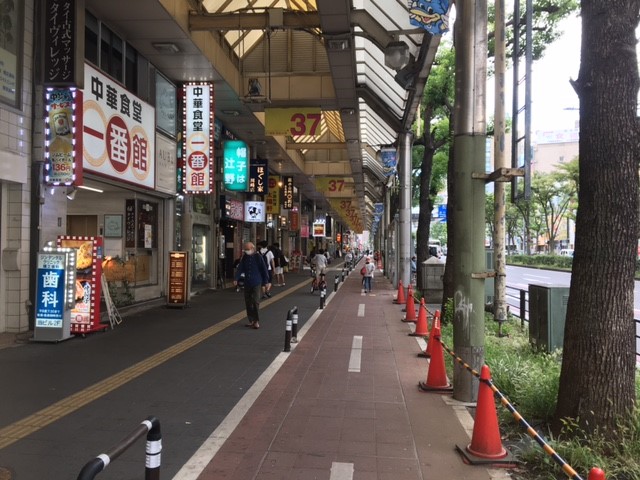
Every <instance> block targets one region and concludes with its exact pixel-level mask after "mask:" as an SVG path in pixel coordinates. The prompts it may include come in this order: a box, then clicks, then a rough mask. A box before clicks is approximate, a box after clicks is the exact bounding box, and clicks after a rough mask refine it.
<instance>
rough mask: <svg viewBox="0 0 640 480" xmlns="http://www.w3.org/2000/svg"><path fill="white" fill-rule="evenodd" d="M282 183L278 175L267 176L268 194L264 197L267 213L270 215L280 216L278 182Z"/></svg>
mask: <svg viewBox="0 0 640 480" xmlns="http://www.w3.org/2000/svg"><path fill="white" fill-rule="evenodd" d="M281 181H282V179H281V177H280V176H279V175H270V176H269V193H267V196H266V197H265V202H266V204H267V213H270V214H272V215H280V182H281Z"/></svg>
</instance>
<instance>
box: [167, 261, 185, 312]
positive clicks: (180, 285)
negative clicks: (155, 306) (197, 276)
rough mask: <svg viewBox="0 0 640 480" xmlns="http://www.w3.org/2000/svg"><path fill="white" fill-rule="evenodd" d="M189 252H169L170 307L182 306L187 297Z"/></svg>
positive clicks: (168, 299)
mask: <svg viewBox="0 0 640 480" xmlns="http://www.w3.org/2000/svg"><path fill="white" fill-rule="evenodd" d="M188 268H189V253H188V252H169V289H168V291H169V294H168V295H167V304H168V306H170V307H176V306H184V305H186V304H187V301H188V299H189V291H188V288H187V279H188V278H189V272H188Z"/></svg>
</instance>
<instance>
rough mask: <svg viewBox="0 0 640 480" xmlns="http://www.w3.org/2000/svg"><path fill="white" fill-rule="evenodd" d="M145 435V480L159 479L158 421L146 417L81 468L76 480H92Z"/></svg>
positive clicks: (160, 449)
mask: <svg viewBox="0 0 640 480" xmlns="http://www.w3.org/2000/svg"><path fill="white" fill-rule="evenodd" d="M145 433H146V434H147V444H146V459H145V470H144V478H145V480H159V479H160V454H161V452H162V434H161V433H160V421H159V420H158V419H157V418H156V417H147V419H146V420H144V421H143V422H142V423H141V424H140V425H139V426H138V428H136V429H135V430H134V431H132V432H131V433H130V434H129V435H127V436H126V437H125V438H123V439H122V440H121V441H120V442H118V444H116V445H114V446H113V447H111V448H110V449H109V450H107V451H106V452H105V453H102V454H100V455H98V456H97V457H95V458H94V459H93V460H90V461H89V462H87V463H86V464H85V466H84V467H82V470H81V471H80V473H79V474H78V478H77V480H93V479H94V478H95V477H96V475H98V474H99V473H100V472H102V471H103V470H104V469H105V468H107V467H108V466H109V464H110V463H111V462H112V461H114V460H115V459H116V458H118V457H119V456H120V455H122V454H123V453H124V452H126V451H127V450H128V449H129V447H130V446H131V445H133V444H134V443H135V442H136V441H137V440H138V439H139V438H141V437H142V436H143V435H144V434H145Z"/></svg>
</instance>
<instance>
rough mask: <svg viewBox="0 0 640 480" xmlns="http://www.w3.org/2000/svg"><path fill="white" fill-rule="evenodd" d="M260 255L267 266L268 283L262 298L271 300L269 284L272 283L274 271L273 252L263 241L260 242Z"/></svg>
mask: <svg viewBox="0 0 640 480" xmlns="http://www.w3.org/2000/svg"><path fill="white" fill-rule="evenodd" d="M258 245H260V255H262V257H263V258H264V261H265V263H266V264H267V270H268V272H269V283H268V284H267V286H266V288H265V292H264V296H263V297H262V298H264V297H269V298H271V283H272V282H273V272H274V271H275V268H276V267H275V263H274V256H273V252H272V251H271V250H269V249H268V248H267V241H266V240H264V241H262V242H260V243H259V244H258Z"/></svg>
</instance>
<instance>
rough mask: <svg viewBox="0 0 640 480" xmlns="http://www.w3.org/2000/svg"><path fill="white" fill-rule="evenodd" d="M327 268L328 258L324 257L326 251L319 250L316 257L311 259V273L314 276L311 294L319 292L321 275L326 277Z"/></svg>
mask: <svg viewBox="0 0 640 480" xmlns="http://www.w3.org/2000/svg"><path fill="white" fill-rule="evenodd" d="M326 268H327V257H325V255H324V250H322V249H320V250H318V253H316V255H315V257H313V258H312V259H311V273H312V274H313V281H312V282H311V293H313V292H314V291H316V290H318V285H319V282H320V275H324V273H325V269H326Z"/></svg>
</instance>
